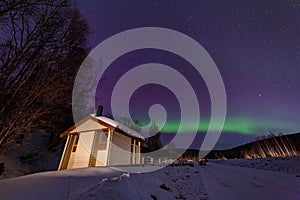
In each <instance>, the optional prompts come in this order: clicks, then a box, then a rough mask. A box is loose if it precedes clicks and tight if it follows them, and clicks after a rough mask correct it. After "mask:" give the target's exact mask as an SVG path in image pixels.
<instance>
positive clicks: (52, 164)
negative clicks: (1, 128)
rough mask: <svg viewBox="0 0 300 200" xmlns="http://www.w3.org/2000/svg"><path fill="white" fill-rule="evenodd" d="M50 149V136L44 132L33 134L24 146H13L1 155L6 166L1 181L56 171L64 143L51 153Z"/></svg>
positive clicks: (1, 161) (0, 174)
mask: <svg viewBox="0 0 300 200" xmlns="http://www.w3.org/2000/svg"><path fill="white" fill-rule="evenodd" d="M48 147H49V135H48V134H47V133H46V132H43V131H37V132H33V133H32V135H31V136H30V137H28V138H25V139H24V141H23V142H22V145H17V144H11V145H10V146H9V148H8V149H7V150H6V151H5V152H3V153H1V154H0V164H1V163H3V164H4V171H3V172H2V170H1V169H0V180H1V179H7V178H14V177H18V176H24V175H27V174H32V173H36V172H41V171H50V170H56V169H57V167H58V164H59V161H60V157H61V155H62V150H63V147H64V142H63V141H62V142H61V143H59V144H58V145H57V146H55V147H54V148H51V151H50V150H49V149H48ZM1 165H2V164H1ZM0 199H1V198H0Z"/></svg>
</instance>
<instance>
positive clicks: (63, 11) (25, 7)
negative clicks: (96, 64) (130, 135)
mask: <svg viewBox="0 0 300 200" xmlns="http://www.w3.org/2000/svg"><path fill="white" fill-rule="evenodd" d="M87 30H88V28H87V23H86V21H85V20H84V19H83V18H82V17H81V16H80V13H79V11H78V10H77V9H76V7H75V6H74V5H72V4H71V3H70V2H69V1H68V0H53V1H49V0H22V1H21V0H17V1H11V0H4V1H1V2H0V152H1V151H3V150H4V149H5V148H6V147H7V145H8V144H9V143H10V142H12V141H14V139H15V138H16V137H17V136H18V135H19V134H30V133H31V132H32V131H33V130H35V129H40V128H43V129H46V130H48V131H50V132H51V131H52V132H59V131H61V130H60V129H61V127H63V126H64V124H66V122H68V120H70V117H71V98H72V87H73V82H74V78H75V76H76V71H77V69H78V67H79V65H80V63H81V62H82V60H83V58H84V57H85V56H86V48H85V42H86V34H87ZM66 111H69V113H67V112H66Z"/></svg>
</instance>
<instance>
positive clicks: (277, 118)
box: [78, 0, 300, 148]
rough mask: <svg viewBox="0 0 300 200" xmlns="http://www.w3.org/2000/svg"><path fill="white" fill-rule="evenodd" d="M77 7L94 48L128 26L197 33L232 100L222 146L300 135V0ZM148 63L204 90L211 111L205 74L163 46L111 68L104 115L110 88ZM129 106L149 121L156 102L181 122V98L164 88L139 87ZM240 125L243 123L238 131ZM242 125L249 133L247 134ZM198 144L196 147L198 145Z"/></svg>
mask: <svg viewBox="0 0 300 200" xmlns="http://www.w3.org/2000/svg"><path fill="white" fill-rule="evenodd" d="M78 6H79V8H80V9H81V12H82V14H83V15H84V16H85V17H86V18H87V20H88V23H89V26H90V29H91V34H90V36H89V46H90V47H91V49H92V48H94V47H95V46H96V45H98V44H99V43H100V42H102V41H103V40H105V39H107V38H108V37H110V36H112V35H115V34H117V33H119V32H122V31H125V30H129V29H133V28H138V27H164V28H169V29H173V30H177V31H180V32H182V33H184V34H186V35H188V36H190V37H191V38H193V39H194V40H196V41H197V42H198V43H200V44H201V45H202V46H203V47H204V48H205V49H206V50H207V51H208V53H209V54H210V56H211V57H212V58H213V60H214V62H215V63H216V65H217V66H218V68H219V71H220V73H221V75H222V78H223V81H224V84H225V88H226V94H227V101H228V102H227V104H228V110H227V121H226V124H227V128H225V129H226V130H224V132H223V133H222V136H221V138H220V140H219V142H218V144H217V146H216V147H217V148H227V147H232V146H235V145H238V144H241V143H245V142H249V141H251V140H253V138H254V137H257V136H259V135H265V134H268V132H269V131H275V132H279V131H282V132H284V133H293V132H299V130H300V115H299V113H300V106H299V102H300V79H299V74H300V66H299V63H300V37H299V35H300V3H299V1H298V2H297V1H193V2H186V1H100V0H99V1H97V0H94V1H87V2H86V1H79V2H78ZM148 62H157V63H163V64H166V65H169V66H172V67H174V68H175V69H177V70H178V71H180V73H182V74H183V75H184V76H185V77H187V78H188V80H189V81H190V83H191V85H192V86H193V88H194V89H196V90H197V91H201V92H199V93H197V97H198V99H199V102H200V109H201V112H203V113H204V114H202V115H204V116H209V115H210V113H209V112H210V99H209V96H208V91H207V88H206V86H205V83H204V82H203V79H202V78H201V77H199V76H197V75H196V74H195V73H194V71H193V69H192V67H190V66H189V63H187V62H185V61H184V60H183V59H181V58H178V56H176V55H173V54H171V53H168V52H164V51H159V50H139V51H135V52H131V53H129V54H126V55H124V56H122V57H120V58H119V59H117V60H116V61H115V62H114V63H113V64H112V65H111V66H110V68H109V69H108V70H107V71H106V72H105V77H106V79H105V80H104V81H103V82H102V83H101V84H100V85H99V88H98V96H97V100H98V103H99V104H103V105H104V106H105V108H104V112H105V113H109V112H110V108H109V106H110V98H111V93H112V90H113V87H114V84H116V82H117V81H118V79H119V78H120V77H121V76H122V74H124V73H125V72H126V71H128V70H129V69H131V68H132V67H134V66H136V65H140V64H144V63H148ZM157 97H159V98H157ZM145 99H147V100H145ZM130 103H131V104H130V110H131V114H132V115H133V117H134V118H136V119H139V120H140V121H146V122H147V115H144V114H143V112H145V113H148V108H149V107H150V106H151V105H152V104H155V103H160V104H162V105H164V106H165V108H166V110H167V111H168V120H170V121H171V122H170V123H176V120H178V116H179V114H178V113H179V107H178V101H177V100H176V98H175V97H174V95H173V94H172V93H171V92H170V91H168V89H166V88H163V87H161V86H158V85H146V86H144V87H142V88H140V89H138V90H137V91H136V92H135V93H134V96H133V97H132V99H131V102H130ZM236 124H240V126H239V127H237V128H236ZM241 129H245V130H244V131H241V132H240V130H241ZM246 129H247V130H246ZM200 135H201V134H200ZM199 137H200V136H199ZM196 143H197V142H195V143H194V144H193V145H194V146H195V147H197V146H199V145H197V144H196Z"/></svg>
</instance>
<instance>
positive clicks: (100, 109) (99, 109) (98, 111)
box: [96, 105, 103, 117]
mask: <svg viewBox="0 0 300 200" xmlns="http://www.w3.org/2000/svg"><path fill="white" fill-rule="evenodd" d="M102 111H103V106H102V105H100V106H98V110H97V113H96V116H97V117H99V116H102Z"/></svg>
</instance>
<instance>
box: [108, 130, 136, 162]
mask: <svg viewBox="0 0 300 200" xmlns="http://www.w3.org/2000/svg"><path fill="white" fill-rule="evenodd" d="M130 150H131V138H130V137H128V136H125V135H123V134H121V133H118V132H116V131H113V133H112V141H111V144H110V151H109V158H108V165H110V166H113V165H130V157H131V152H130Z"/></svg>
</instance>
